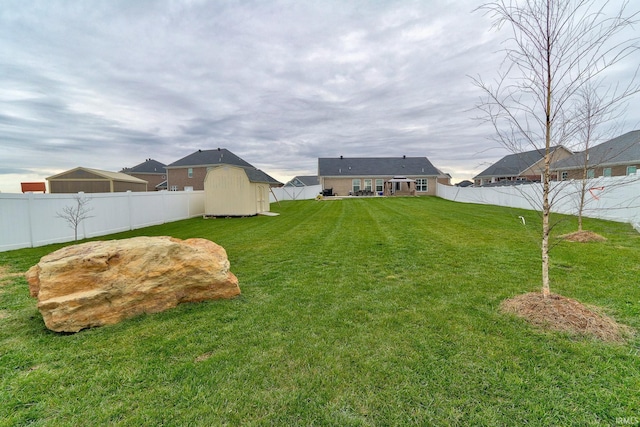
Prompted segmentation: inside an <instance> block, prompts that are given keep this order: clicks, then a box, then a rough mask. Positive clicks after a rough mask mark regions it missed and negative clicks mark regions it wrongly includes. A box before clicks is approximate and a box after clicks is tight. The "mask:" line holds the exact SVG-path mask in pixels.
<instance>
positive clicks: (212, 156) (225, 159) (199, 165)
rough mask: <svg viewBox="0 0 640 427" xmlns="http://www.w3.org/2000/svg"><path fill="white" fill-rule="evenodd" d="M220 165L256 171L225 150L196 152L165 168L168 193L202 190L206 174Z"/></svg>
mask: <svg viewBox="0 0 640 427" xmlns="http://www.w3.org/2000/svg"><path fill="white" fill-rule="evenodd" d="M220 165H230V166H240V167H244V168H248V169H256V168H255V167H253V166H252V165H251V164H250V163H248V162H246V161H244V160H242V159H241V158H240V157H238V156H236V155H235V154H233V153H232V152H231V151H229V150H227V149H225V148H218V149H216V150H198V151H196V152H194V153H191V154H189V155H188V156H186V157H183V158H182V159H180V160H177V161H175V162H173V163H171V164H170V165H168V166H166V171H167V188H168V189H169V191H178V190H185V191H189V190H204V180H205V178H206V176H207V172H208V171H209V170H211V169H212V168H214V167H215V166H220ZM267 176H268V175H267ZM270 178H271V177H270ZM271 179H272V182H271V183H270V185H273V186H280V185H282V183H281V182H278V181H277V180H275V179H273V178H271Z"/></svg>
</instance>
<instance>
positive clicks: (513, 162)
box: [474, 146, 559, 179]
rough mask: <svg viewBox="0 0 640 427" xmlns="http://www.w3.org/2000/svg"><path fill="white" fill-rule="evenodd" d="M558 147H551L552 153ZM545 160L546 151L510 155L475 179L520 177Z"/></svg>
mask: <svg viewBox="0 0 640 427" xmlns="http://www.w3.org/2000/svg"><path fill="white" fill-rule="evenodd" d="M558 147H559V146H556V147H551V152H553V151H555V150H556V148H558ZM543 158H544V150H531V151H525V152H523V153H515V154H509V155H508V156H504V157H503V158H501V159H500V160H498V161H497V162H495V163H494V164H492V165H491V166H489V167H488V168H486V169H485V170H483V171H482V172H480V173H479V174H478V175H476V176H475V177H474V179H478V178H482V177H489V176H518V175H520V174H522V172H524V171H525V170H527V169H529V168H530V167H531V166H533V165H535V164H536V163H538V162H539V161H540V160H542V159H543Z"/></svg>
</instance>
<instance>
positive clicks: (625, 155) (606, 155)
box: [551, 130, 640, 170]
mask: <svg viewBox="0 0 640 427" xmlns="http://www.w3.org/2000/svg"><path fill="white" fill-rule="evenodd" d="M586 155H587V151H586V150H585V151H581V152H579V153H576V154H574V155H573V156H571V157H568V158H566V159H562V160H559V161H557V162H555V163H553V164H552V165H551V169H552V170H561V169H565V170H568V169H577V168H581V167H583V166H584V164H585V156H586ZM588 155H589V157H588V158H589V160H588V162H587V165H588V166H596V165H597V166H607V165H624V164H633V163H639V162H640V130H634V131H631V132H627V133H625V134H624V135H620V136H618V137H616V138H613V139H610V140H609V141H606V142H603V143H602V144H599V145H596V146H593V147H591V148H589V150H588Z"/></svg>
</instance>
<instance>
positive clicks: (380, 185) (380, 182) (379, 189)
mask: <svg viewBox="0 0 640 427" xmlns="http://www.w3.org/2000/svg"><path fill="white" fill-rule="evenodd" d="M382 191H384V179H379V178H378V179H376V192H377V193H380V192H382Z"/></svg>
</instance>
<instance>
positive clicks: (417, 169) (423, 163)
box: [318, 157, 443, 176]
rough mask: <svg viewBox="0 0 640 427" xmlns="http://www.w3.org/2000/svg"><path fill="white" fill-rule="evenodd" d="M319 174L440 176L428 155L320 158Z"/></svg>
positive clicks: (440, 173)
mask: <svg viewBox="0 0 640 427" xmlns="http://www.w3.org/2000/svg"><path fill="white" fill-rule="evenodd" d="M318 175H319V176H396V175H401V176H440V175H443V173H442V172H441V171H440V170H439V169H438V168H436V167H435V166H433V165H432V164H431V162H430V161H429V159H427V158H426V157H359V158H354V157H351V158H347V157H345V158H319V159H318Z"/></svg>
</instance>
